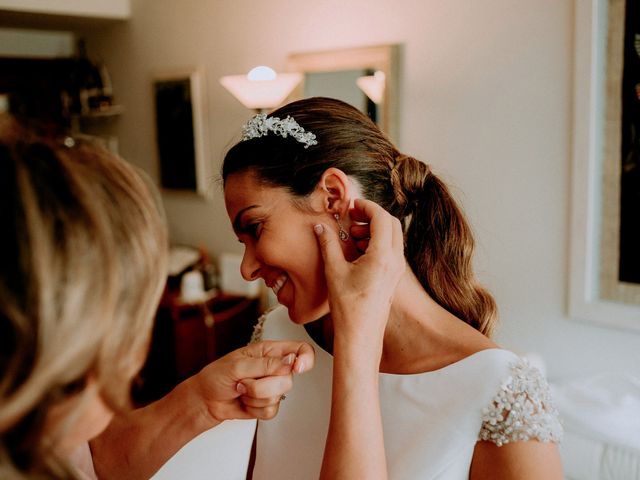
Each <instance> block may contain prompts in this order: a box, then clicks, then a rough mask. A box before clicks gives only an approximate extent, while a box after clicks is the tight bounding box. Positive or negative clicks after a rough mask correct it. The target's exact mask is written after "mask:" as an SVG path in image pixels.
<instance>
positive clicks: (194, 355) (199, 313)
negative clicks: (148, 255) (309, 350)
mask: <svg viewBox="0 0 640 480" xmlns="http://www.w3.org/2000/svg"><path fill="white" fill-rule="evenodd" d="M259 313H260V312H259V299H258V298H249V297H242V296H237V295H228V294H224V293H210V294H208V296H207V298H206V299H205V300H203V301H201V302H195V303H186V302H183V301H182V300H181V299H180V297H179V294H178V293H177V292H174V291H169V290H167V291H165V294H164V295H163V297H162V300H161V302H160V305H159V307H158V312H157V314H156V320H155V325H154V330H153V338H152V341H151V347H150V351H149V357H148V358H147V362H146V364H145V366H144V367H143V369H142V371H141V372H140V374H139V375H138V377H137V378H136V380H135V382H134V388H133V398H134V401H135V402H136V403H137V404H145V403H148V402H150V401H153V400H155V399H157V398H160V397H162V396H163V395H165V394H166V393H168V392H169V391H170V390H171V389H172V388H173V387H175V386H176V385H177V384H178V383H180V382H181V381H183V380H185V379H186V378H188V377H190V376H191V375H193V374H195V373H198V372H199V371H200V370H201V369H202V368H203V367H204V366H206V365H207V364H209V363H210V362H212V361H213V360H215V359H217V358H220V357H222V356H224V355H226V354H227V353H229V352H231V351H232V350H235V349H237V348H240V347H242V346H244V345H246V344H247V343H248V342H249V340H250V338H251V333H252V331H253V326H254V325H255V323H256V321H257V319H258V316H259Z"/></svg>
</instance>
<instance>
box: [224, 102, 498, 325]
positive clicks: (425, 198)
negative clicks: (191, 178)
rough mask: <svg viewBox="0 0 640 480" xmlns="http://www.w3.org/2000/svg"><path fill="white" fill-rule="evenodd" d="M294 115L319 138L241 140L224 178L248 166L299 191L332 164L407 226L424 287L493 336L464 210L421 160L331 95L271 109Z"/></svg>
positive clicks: (410, 252) (408, 245)
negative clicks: (314, 141)
mask: <svg viewBox="0 0 640 480" xmlns="http://www.w3.org/2000/svg"><path fill="white" fill-rule="evenodd" d="M269 116H270V117H279V118H286V117H287V116H291V117H293V118H294V119H295V120H296V121H297V122H298V123H299V124H300V126H302V128H304V129H305V130H306V131H307V132H311V133H313V134H315V135H316V138H317V141H318V143H317V145H312V146H308V147H305V146H304V145H302V144H301V143H300V142H299V141H297V140H296V139H295V138H294V137H291V136H289V138H282V137H281V136H278V135H272V134H270V135H266V136H262V137H256V138H253V139H250V140H245V141H241V142H240V143H238V144H236V145H234V146H233V147H232V148H231V149H230V150H229V152H228V153H227V155H226V156H225V159H224V163H223V166H222V178H223V180H226V179H227V178H228V177H229V175H231V174H234V173H237V172H246V171H251V172H253V173H255V174H256V176H257V178H258V179H259V180H260V181H261V182H263V183H264V184H266V185H269V186H277V187H284V188H286V189H287V190H288V191H289V192H290V193H291V194H292V195H294V196H295V197H298V198H304V197H306V196H307V195H309V194H310V193H311V192H312V191H313V189H314V188H315V187H316V185H317V184H318V182H319V181H320V177H321V176H322V174H323V172H324V171H325V170H326V169H327V168H330V167H336V168H339V169H340V170H342V171H343V172H344V173H346V174H347V175H349V176H351V177H353V178H354V179H355V180H357V182H358V184H359V185H360V187H361V189H362V193H363V196H364V197H365V198H368V199H370V200H373V201H374V202H376V203H377V204H379V205H381V206H382V207H383V208H385V209H386V210H387V211H388V212H389V213H391V214H392V215H394V216H396V217H397V218H399V219H400V220H401V221H402V223H403V225H404V226H405V229H404V234H405V257H406V258H407V261H408V263H409V265H410V266H411V269H412V270H413V272H414V273H415V274H416V277H418V279H419V280H420V283H421V284H422V286H423V288H424V289H425V291H426V292H427V293H428V294H429V295H430V296H431V297H432V298H433V299H434V300H435V301H436V302H438V304H440V305H441V306H442V307H443V308H445V309H447V310H448V311H449V312H451V313H453V314H454V315H456V316H457V317H458V318H460V319H462V320H463V321H465V322H467V323H468V324H469V325H471V326H473V327H474V328H475V329H477V330H478V331H480V332H481V333H483V334H484V335H486V336H491V334H492V332H493V329H494V327H495V323H496V317H497V308H496V304H495V301H494V299H493V297H492V296H491V294H490V293H489V292H488V291H487V290H486V289H485V288H483V287H482V286H481V285H480V283H479V282H478V281H477V279H476V276H475V274H474V271H473V262H472V258H473V250H474V240H473V234H472V232H471V228H470V227H469V225H468V223H467V221H466V219H465V216H464V214H463V213H462V210H461V209H460V208H459V207H458V205H457V204H456V202H455V200H454V198H453V197H452V195H451V194H450V192H449V189H448V188H447V186H446V185H445V184H444V182H442V180H440V179H439V178H438V177H437V176H436V175H435V174H434V173H432V172H431V169H430V168H429V166H428V165H427V164H426V163H423V162H421V161H419V160H417V159H415V158H413V157H410V156H408V155H404V154H402V153H401V152H400V151H398V149H397V148H396V147H395V146H394V145H393V143H391V141H390V140H389V139H388V138H387V136H386V135H385V134H384V133H382V132H381V131H380V129H379V128H378V127H377V126H376V125H375V124H374V123H373V122H372V121H371V120H370V119H369V118H368V117H367V116H366V115H364V114H363V113H362V112H360V111H358V110H357V109H356V108H355V107H352V106H351V105H348V104H346V103H344V102H342V101H340V100H335V99H332V98H322V97H314V98H306V99H304V100H299V101H296V102H292V103H289V104H287V105H285V106H283V107H280V108H279V109H277V110H276V111H274V112H272V113H271V114H269Z"/></svg>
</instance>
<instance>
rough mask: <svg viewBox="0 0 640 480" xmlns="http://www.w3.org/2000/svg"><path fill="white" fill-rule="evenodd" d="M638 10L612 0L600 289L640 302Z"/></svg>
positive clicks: (631, 1) (610, 296) (629, 0)
mask: <svg viewBox="0 0 640 480" xmlns="http://www.w3.org/2000/svg"><path fill="white" fill-rule="evenodd" d="M634 14H636V15H640V9H638V8H637V7H636V6H635V0H608V12H607V50H606V52H607V67H606V74H605V85H604V99H605V105H604V115H605V117H604V144H603V148H604V153H603V159H602V215H601V217H602V226H601V245H600V294H601V296H602V298H605V299H607V300H611V301H617V302H625V303H635V304H638V305H640V230H639V229H638V222H639V220H640V201H639V200H640V182H639V181H638V176H639V175H640V172H639V171H638V170H640V166H639V165H638V163H639V162H640V139H638V138H637V136H638V135H639V134H640V118H638V117H639V112H638V109H639V107H640V90H638V91H637V92H636V89H638V88H640V87H639V86H637V85H640V83H638V84H637V85H636V83H637V82H640V72H639V71H638V70H639V69H640V38H638V39H636V42H638V44H637V45H633V43H635V42H633V39H632V38H631V35H632V33H634V32H636V30H635V28H633V27H636V28H637V24H638V19H637V18H636V16H635V15H634ZM630 16H633V18H630ZM634 19H635V20H634ZM632 30H633V31H632ZM638 34H640V32H638ZM631 80H633V81H631Z"/></svg>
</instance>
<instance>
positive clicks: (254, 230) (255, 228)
mask: <svg viewBox="0 0 640 480" xmlns="http://www.w3.org/2000/svg"><path fill="white" fill-rule="evenodd" d="M245 231H246V232H247V234H249V235H251V236H252V237H253V238H255V239H256V240H257V239H258V238H260V233H261V232H262V223H261V222H256V223H251V224H249V225H247V226H246V227H245Z"/></svg>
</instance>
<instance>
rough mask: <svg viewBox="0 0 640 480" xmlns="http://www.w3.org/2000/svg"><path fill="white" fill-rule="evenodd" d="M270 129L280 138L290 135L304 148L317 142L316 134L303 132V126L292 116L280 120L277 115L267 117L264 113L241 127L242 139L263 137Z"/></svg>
mask: <svg viewBox="0 0 640 480" xmlns="http://www.w3.org/2000/svg"><path fill="white" fill-rule="evenodd" d="M270 131H271V132H273V133H275V134H276V135H280V136H281V137H282V138H287V137H288V136H289V135H291V136H292V137H293V138H295V139H296V140H297V141H298V142H300V143H302V144H304V148H309V146H311V145H317V144H318V141H317V140H316V136H315V135H314V134H313V133H311V132H305V130H304V128H302V127H301V126H300V125H298V122H296V121H295V120H294V119H293V118H292V117H290V116H288V117H287V118H285V119H284V120H281V119H279V118H278V117H267V115H266V114H264V113H259V114H257V115H256V116H254V117H253V118H252V119H251V120H249V121H248V122H247V123H246V125H245V126H244V127H242V140H243V141H244V140H251V139H252V138H258V137H264V136H266V135H267V134H268V133H269V132H270Z"/></svg>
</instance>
